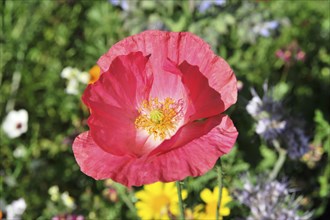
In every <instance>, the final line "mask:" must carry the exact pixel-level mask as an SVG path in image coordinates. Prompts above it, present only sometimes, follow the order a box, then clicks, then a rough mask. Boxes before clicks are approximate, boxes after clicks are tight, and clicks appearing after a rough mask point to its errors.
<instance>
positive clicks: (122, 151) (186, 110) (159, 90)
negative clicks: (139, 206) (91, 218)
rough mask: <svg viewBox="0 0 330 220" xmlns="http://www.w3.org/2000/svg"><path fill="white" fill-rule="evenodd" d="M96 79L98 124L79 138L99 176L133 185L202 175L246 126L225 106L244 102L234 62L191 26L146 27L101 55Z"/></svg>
mask: <svg viewBox="0 0 330 220" xmlns="http://www.w3.org/2000/svg"><path fill="white" fill-rule="evenodd" d="M97 64H98V66H99V67H100V69H101V76H100V78H99V80H98V81H96V82H95V83H94V84H90V85H88V87H87V88H86V90H85V92H84V94H83V97H82V99H83V102H84V103H85V104H86V105H87V106H88V108H89V109H90V112H91V115H90V117H89V119H88V125H89V127H90V131H87V132H84V133H82V134H80V135H79V136H78V137H77V138H76V139H75V141H74V143H73V152H74V155H75V158H76V160H77V162H78V164H79V166H80V168H81V170H82V172H84V173H85V174H87V175H89V176H91V177H93V178H94V179H107V178H111V179H113V180H114V181H116V182H119V183H121V184H123V185H126V186H132V185H134V186H140V185H143V184H149V183H153V182H156V181H162V182H171V181H175V180H181V179H184V178H185V177H187V176H200V175H202V174H204V173H205V172H207V171H208V170H210V169H211V168H212V167H213V166H214V164H215V162H216V161H217V159H218V158H219V157H220V156H221V155H223V154H226V153H228V152H229V151H230V149H231V148H232V146H233V145H234V143H235V141H236V138H237V135H238V132H237V130H236V128H235V126H234V124H233V122H232V121H231V120H230V118H229V117H228V116H226V115H223V114H221V113H223V112H224V111H225V110H226V109H227V108H228V107H229V106H231V105H232V104H234V103H235V102H236V98H237V88H236V85H237V82H236V77H235V75H234V73H233V71H232V70H231V69H230V67H229V65H228V64H227V63H226V62H225V61H224V60H223V59H222V58H220V57H217V56H216V55H215V54H214V53H213V52H212V51H211V50H210V47H209V45H208V44H206V43H205V42H204V41H203V40H202V39H200V38H199V37H197V36H195V35H193V34H191V33H183V32H181V33H174V32H163V31H145V32H142V33H140V34H137V35H134V36H131V37H128V38H126V39H124V40H122V41H120V42H118V43H117V44H115V45H114V46H113V47H112V48H110V50H109V51H108V52H107V53H106V54H104V55H103V56H102V57H101V58H100V59H99V60H98V62H97Z"/></svg>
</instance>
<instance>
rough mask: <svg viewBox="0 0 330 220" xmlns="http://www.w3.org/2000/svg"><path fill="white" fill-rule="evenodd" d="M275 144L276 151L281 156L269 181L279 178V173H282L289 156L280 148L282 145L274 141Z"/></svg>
mask: <svg viewBox="0 0 330 220" xmlns="http://www.w3.org/2000/svg"><path fill="white" fill-rule="evenodd" d="M273 144H274V147H275V149H276V150H277V152H278V153H279V155H278V159H277V161H276V164H275V166H274V168H273V170H272V172H271V173H270V174H269V177H268V180H269V181H273V180H274V179H275V178H276V177H277V175H278V173H279V172H280V170H281V168H282V167H283V164H284V162H285V159H286V154H287V151H286V150H285V149H283V148H281V147H280V144H279V143H278V141H274V142H273Z"/></svg>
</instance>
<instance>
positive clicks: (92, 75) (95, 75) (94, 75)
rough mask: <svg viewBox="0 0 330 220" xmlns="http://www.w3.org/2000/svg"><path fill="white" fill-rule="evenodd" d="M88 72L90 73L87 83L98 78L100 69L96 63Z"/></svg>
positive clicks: (93, 81)
mask: <svg viewBox="0 0 330 220" xmlns="http://www.w3.org/2000/svg"><path fill="white" fill-rule="evenodd" d="M88 72H89V75H90V80H89V83H88V84H93V83H95V82H96V81H97V80H98V79H99V78H100V74H101V69H100V67H99V66H98V65H94V66H93V67H92V68H91V69H90V70H89V71H88Z"/></svg>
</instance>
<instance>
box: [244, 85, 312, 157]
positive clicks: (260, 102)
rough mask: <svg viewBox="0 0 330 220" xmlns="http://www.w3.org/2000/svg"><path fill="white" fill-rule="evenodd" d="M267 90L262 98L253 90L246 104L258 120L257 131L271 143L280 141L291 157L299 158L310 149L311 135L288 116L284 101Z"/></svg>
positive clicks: (247, 108)
mask: <svg viewBox="0 0 330 220" xmlns="http://www.w3.org/2000/svg"><path fill="white" fill-rule="evenodd" d="M266 90H267V88H265V94H264V96H263V97H262V98H260V97H259V96H258V94H257V93H256V92H255V91H254V90H252V94H253V98H252V99H251V100H250V101H249V103H248V105H247V106H246V110H247V112H248V113H249V114H250V115H251V116H252V117H253V118H254V119H255V120H256V122H257V125H256V133H257V134H259V135H260V136H261V137H262V138H263V139H264V140H265V141H266V142H267V143H268V144H269V145H273V142H274V141H277V142H279V144H280V145H281V147H283V148H285V149H286V150H287V152H288V155H289V157H290V158H291V159H299V158H300V157H302V156H303V155H304V154H305V153H306V152H308V151H309V137H308V136H306V134H305V132H304V130H303V129H302V127H303V126H302V124H301V123H298V120H297V119H295V118H293V117H290V116H288V114H287V112H286V110H285V109H284V107H283V105H282V103H281V102H280V101H275V100H274V99H273V98H272V97H271V95H270V93H269V92H267V91H266Z"/></svg>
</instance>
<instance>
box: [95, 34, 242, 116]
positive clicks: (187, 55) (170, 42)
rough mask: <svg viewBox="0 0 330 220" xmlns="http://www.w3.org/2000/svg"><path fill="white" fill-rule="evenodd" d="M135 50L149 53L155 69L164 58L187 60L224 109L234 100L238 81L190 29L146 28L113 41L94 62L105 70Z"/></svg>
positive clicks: (226, 65)
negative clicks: (121, 56) (168, 30)
mask: <svg viewBox="0 0 330 220" xmlns="http://www.w3.org/2000/svg"><path fill="white" fill-rule="evenodd" d="M134 51H141V52H142V53H143V54H144V55H145V56H146V55H149V54H151V55H152V56H151V58H150V62H151V64H152V67H153V69H154V70H155V71H158V72H161V71H162V70H161V69H162V66H163V64H164V62H165V60H166V59H167V58H169V59H170V60H173V61H174V62H175V63H176V64H180V63H182V62H183V61H187V62H188V63H189V64H191V65H196V66H198V67H199V70H200V72H201V73H203V74H204V75H205V76H206V77H207V78H208V80H209V84H210V86H211V87H212V88H213V89H215V90H216V91H218V92H219V93H220V94H221V98H222V101H223V103H224V108H225V110H226V109H227V108H228V107H229V106H231V105H232V104H234V103H235V102H236V99H237V82H236V77H235V75H234V72H233V71H232V70H231V68H230V66H229V65H228V64H227V62H226V61H225V60H224V59H222V58H221V57H218V56H216V55H215V54H214V53H213V51H212V50H211V49H210V46H209V45H208V44H207V43H205V42H204V41H203V40H202V39H201V38H199V37H197V36H195V35H193V34H191V33H189V32H178V33H176V32H165V31H157V30H149V31H145V32H142V33H140V34H137V35H133V36H130V37H128V38H126V39H125V40H122V41H120V42H118V43H116V44H115V45H113V46H112V47H111V48H110V50H109V51H108V52H107V53H106V54H104V55H103V56H102V57H101V58H100V59H99V60H98V62H97V63H98V65H99V66H100V67H101V69H102V71H103V72H105V71H107V70H108V69H109V67H110V64H111V63H112V61H113V60H114V59H115V58H116V57H117V56H120V55H125V54H128V53H131V52H134Z"/></svg>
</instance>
